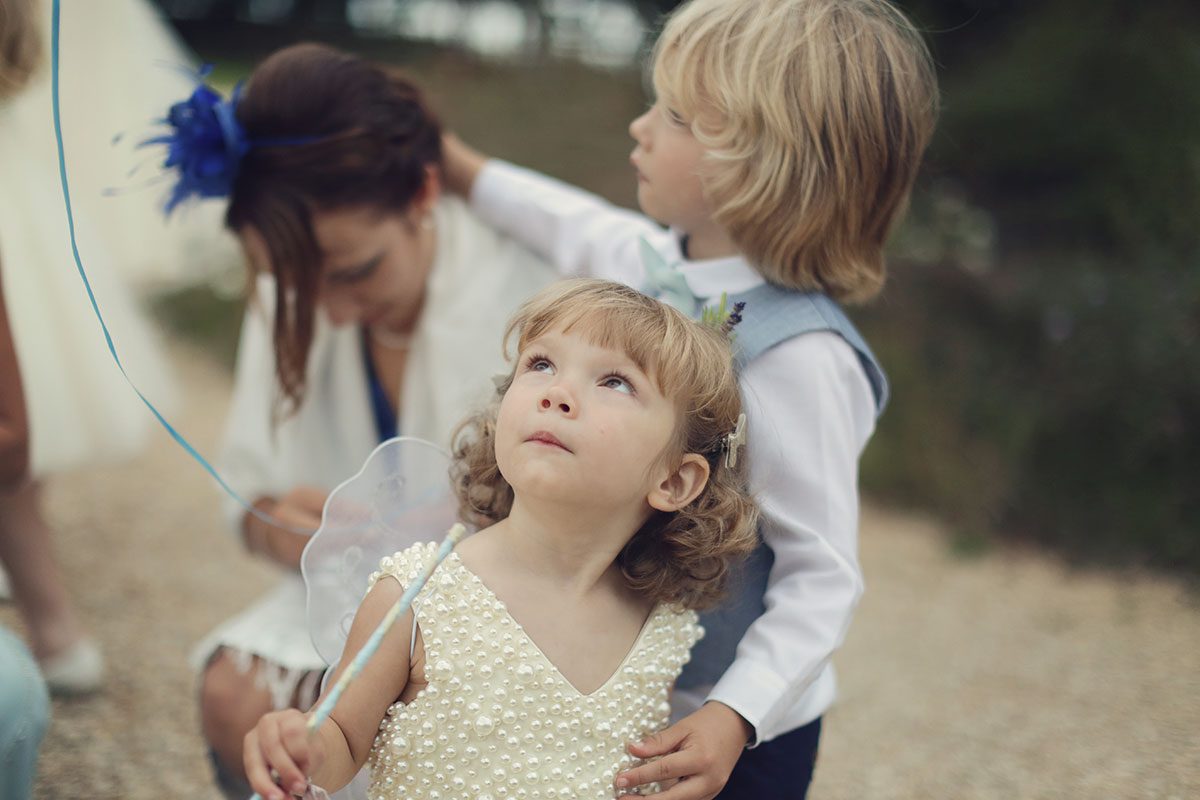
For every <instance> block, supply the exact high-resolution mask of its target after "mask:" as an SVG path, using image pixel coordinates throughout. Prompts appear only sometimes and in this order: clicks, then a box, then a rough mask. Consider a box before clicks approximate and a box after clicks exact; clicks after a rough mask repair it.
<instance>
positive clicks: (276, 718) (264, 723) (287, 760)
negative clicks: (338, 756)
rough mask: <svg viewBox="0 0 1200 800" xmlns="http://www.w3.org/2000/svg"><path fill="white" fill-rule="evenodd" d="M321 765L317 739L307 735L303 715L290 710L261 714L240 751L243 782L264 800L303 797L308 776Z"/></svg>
mask: <svg viewBox="0 0 1200 800" xmlns="http://www.w3.org/2000/svg"><path fill="white" fill-rule="evenodd" d="M324 761H325V746H324V743H323V742H322V741H321V737H320V736H315V735H313V736H310V735H309V732H308V717H307V715H305V714H304V713H302V712H300V711H297V710H296V709H294V708H291V709H288V710H286V711H273V712H271V713H270V714H265V715H264V716H263V718H262V719H260V720H259V721H258V724H257V725H255V726H254V728H253V729H252V730H251V731H250V732H249V733H248V734H246V740H245V744H244V746H243V750H242V762H243V766H244V767H245V769H246V779H247V780H248V781H249V782H250V786H251V787H253V789H254V791H256V792H258V794H259V795H260V796H262V797H263V798H265V800H285V798H287V797H291V796H301V795H303V794H304V793H305V792H306V791H307V790H308V776H309V775H311V774H312V773H313V772H315V771H316V770H317V769H318V768H320V766H321V764H322V763H324ZM280 787H283V788H282V789H281V788H280Z"/></svg>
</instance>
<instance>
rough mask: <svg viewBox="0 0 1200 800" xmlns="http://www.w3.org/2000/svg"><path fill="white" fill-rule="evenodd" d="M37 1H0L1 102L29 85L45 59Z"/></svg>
mask: <svg viewBox="0 0 1200 800" xmlns="http://www.w3.org/2000/svg"><path fill="white" fill-rule="evenodd" d="M37 8H38V4H37V3H35V2H34V0H0V99H3V98H6V97H11V96H13V95H15V94H16V93H17V92H19V91H20V90H21V89H22V88H24V86H25V84H26V83H28V82H29V78H30V76H32V75H33V73H34V71H35V70H36V69H37V67H38V65H39V64H40V63H41V59H42V36H41V31H40V30H39V28H38V25H37V22H36V19H35V16H36V12H37Z"/></svg>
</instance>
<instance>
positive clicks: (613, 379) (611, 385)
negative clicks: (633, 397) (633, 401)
mask: <svg viewBox="0 0 1200 800" xmlns="http://www.w3.org/2000/svg"><path fill="white" fill-rule="evenodd" d="M600 385H601V386H603V387H604V388H605V389H613V390H615V391H618V392H623V393H624V394H633V384H632V383H630V382H629V380H628V379H627V378H625V377H624V376H622V375H616V374H613V375H609V376H608V377H607V378H605V379H604V380H603V381H601V382H600Z"/></svg>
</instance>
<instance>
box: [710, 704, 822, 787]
mask: <svg viewBox="0 0 1200 800" xmlns="http://www.w3.org/2000/svg"><path fill="white" fill-rule="evenodd" d="M820 741H821V718H820V717H818V718H817V719H815V720H813V721H812V722H810V723H808V724H807V725H805V726H804V727H803V728H797V729H796V730H794V731H792V732H790V733H785V734H784V735H783V736H780V737H778V738H775V739H772V740H771V741H769V742H767V743H765V744H760V745H759V746H758V747H756V748H754V749H753V750H747V751H746V752H744V753H742V757H741V758H739V759H738V763H737V766H736V767H734V768H733V773H732V774H731V775H730V776H729V781H728V782H727V783H726V784H725V788H724V789H722V790H721V793H720V794H719V795H717V800H804V797H805V795H807V794H808V785H809V784H810V783H811V782H812V776H813V769H814V768H815V767H816V765H817V746H818V745H819V744H820Z"/></svg>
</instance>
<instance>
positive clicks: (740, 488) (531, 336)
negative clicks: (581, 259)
mask: <svg viewBox="0 0 1200 800" xmlns="http://www.w3.org/2000/svg"><path fill="white" fill-rule="evenodd" d="M552 331H563V332H576V333H579V334H581V335H582V336H584V337H586V338H587V339H588V340H589V341H590V342H592V343H593V344H597V345H600V346H603V347H612V348H616V349H620V350H622V351H624V352H625V353H626V354H627V355H628V356H629V358H630V359H631V360H633V361H634V363H636V364H637V365H638V367H639V368H641V369H642V370H643V371H644V372H645V373H646V374H647V375H650V376H652V378H653V380H654V381H655V383H656V384H657V385H658V387H659V389H660V390H661V391H662V393H663V394H664V395H665V396H666V397H668V398H671V399H673V400H674V401H675V405H676V409H677V417H678V424H677V426H676V430H675V435H674V437H673V438H672V440H671V442H670V444H668V447H667V449H666V452H664V453H663V456H662V457H663V458H665V459H668V461H669V462H670V463H671V465H672V466H676V465H678V464H679V463H680V462H681V461H682V458H683V456H684V455H685V454H688V453H699V454H701V455H703V456H704V457H705V458H706V460H707V461H708V465H709V478H708V482H707V484H706V485H705V487H704V489H703V491H701V493H700V495H699V496H698V497H697V498H696V499H695V500H693V501H692V502H691V503H690V504H689V505H688V506H687V507H685V508H683V509H681V510H679V511H676V512H674V513H667V512H661V511H656V512H653V513H652V515H651V516H650V518H649V519H647V520H646V522H645V523H644V524H643V525H642V527H641V528H640V529H639V530H638V531H637V533H636V534H634V536H633V538H632V539H630V540H629V542H628V543H627V544H626V545H625V547H624V549H623V550H622V551H621V553H620V555H618V556H617V563H618V564H619V566H620V567H621V571H622V573H623V574H624V576H625V580H626V581H627V582H628V584H629V586H630V588H632V589H633V590H634V591H636V592H638V593H640V594H641V595H643V596H644V597H647V598H649V599H651V600H654V601H655V602H665V603H678V604H681V605H683V606H685V607H688V608H705V607H709V606H712V605H713V604H715V603H716V602H717V601H718V600H720V598H721V596H722V594H723V592H724V590H725V588H726V585H727V583H728V580H729V576H730V570H731V568H732V567H733V566H734V564H735V563H736V562H738V561H740V560H741V559H742V558H743V557H745V556H746V555H748V554H749V553H750V551H751V550H753V549H754V547H755V546H756V544H757V542H758V534H757V524H758V508H757V507H756V506H755V504H754V501H753V500H752V499H751V497H750V495H749V492H748V490H747V488H746V475H745V463H746V459H745V458H740V459H738V460H737V467H736V468H730V467H728V466H727V465H726V458H725V452H726V441H727V439H726V437H727V436H728V435H729V434H730V433H731V432H733V430H734V427H735V426H736V424H737V420H738V415H739V414H741V412H742V401H741V396H740V394H739V393H738V383H737V374H736V372H735V370H734V366H733V354H732V350H731V343H730V339H729V336H728V335H727V334H725V333H723V332H722V331H721V330H719V329H718V328H715V327H712V326H708V325H703V324H700V323H697V322H694V321H692V320H690V319H688V318H687V317H685V316H684V315H683V314H681V313H679V312H678V311H676V310H675V309H673V308H671V307H669V306H667V305H664V304H663V303H660V302H658V301H657V300H654V299H652V298H650V297H647V296H646V295H644V294H642V293H640V292H638V291H636V290H634V289H631V288H629V287H628V286H624V285H622V284H619V283H612V282H610V281H601V280H569V281H562V282H560V283H557V284H554V285H553V286H550V287H549V288H547V289H544V290H543V291H541V292H539V293H538V294H537V295H535V296H534V297H533V298H532V299H530V300H529V301H528V302H527V303H525V305H524V306H522V307H521V309H520V310H518V311H517V313H516V315H515V316H514V317H513V319H512V320H511V321H510V322H509V325H508V330H507V331H506V333H505V337H504V341H505V355H506V357H507V356H508V342H509V341H510V340H511V339H512V338H513V337H514V336H515V337H516V345H517V354H518V355H519V354H520V353H521V352H522V351H524V350H525V349H526V348H527V347H528V345H529V344H530V343H531V342H533V341H535V340H536V339H538V338H540V337H541V336H543V335H545V334H546V333H549V332H552ZM514 374H515V366H514V370H513V371H510V372H509V374H508V375H507V376H505V377H504V378H503V379H502V380H499V381H498V382H497V387H496V396H495V398H494V399H493V401H492V402H491V403H490V404H489V405H488V407H487V408H485V409H483V410H482V411H480V412H479V413H477V414H474V415H472V416H471V417H469V418H467V419H466V420H465V421H464V422H463V423H462V424H461V425H459V427H458V429H457V430H456V431H455V434H454V466H453V468H452V474H453V478H454V485H455V488H456V490H457V493H458V499H459V507H460V511H461V513H462V515H463V517H464V518H465V519H468V520H470V521H472V522H474V523H476V524H478V525H480V526H481V527H482V526H486V525H491V524H494V523H495V522H498V521H499V520H502V519H504V518H505V517H507V516H508V514H509V511H510V510H511V508H512V502H513V490H512V487H511V486H509V484H508V482H507V481H506V480H505V479H504V476H503V475H501V474H500V469H499V467H498V466H497V464H496V447H495V433H496V418H497V414H498V411H499V408H500V401H501V399H502V398H503V397H504V394H505V393H506V392H507V391H508V387H509V386H510V385H511V384H512V380H513V377H514ZM648 466H649V465H648Z"/></svg>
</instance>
